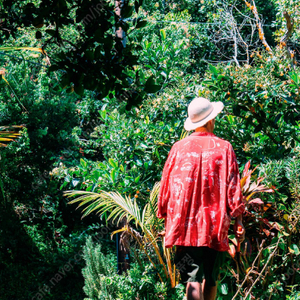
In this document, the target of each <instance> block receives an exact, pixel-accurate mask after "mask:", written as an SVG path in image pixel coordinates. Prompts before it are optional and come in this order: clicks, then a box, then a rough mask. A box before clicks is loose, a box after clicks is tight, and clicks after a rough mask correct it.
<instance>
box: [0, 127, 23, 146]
mask: <svg viewBox="0 0 300 300" xmlns="http://www.w3.org/2000/svg"><path fill="white" fill-rule="evenodd" d="M23 127H24V126H18V125H12V126H0V147H6V146H7V143H9V142H12V141H14V140H16V139H17V138H19V137H20V136H21V134H20V133H19V132H17V131H12V130H11V129H15V130H20V129H21V128H23Z"/></svg>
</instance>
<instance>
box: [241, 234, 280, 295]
mask: <svg viewBox="0 0 300 300" xmlns="http://www.w3.org/2000/svg"><path fill="white" fill-rule="evenodd" d="M280 241H281V238H279V239H278V241H277V243H276V246H275V249H274V251H273V252H272V253H271V255H270V256H269V258H268V260H267V262H266V263H265V265H264V267H263V268H262V270H261V272H260V273H259V275H258V276H257V278H256V279H255V281H254V283H253V284H252V286H251V287H250V289H249V290H248V292H247V294H246V296H245V297H244V299H243V300H246V299H247V298H248V296H249V294H250V293H251V291H252V289H253V288H254V286H255V284H256V283H257V282H258V280H259V279H260V277H261V276H262V274H263V273H264V271H265V269H266V268H267V266H268V264H269V262H270V260H271V259H272V258H273V256H274V255H275V254H276V252H277V249H278V245H279V242H280Z"/></svg>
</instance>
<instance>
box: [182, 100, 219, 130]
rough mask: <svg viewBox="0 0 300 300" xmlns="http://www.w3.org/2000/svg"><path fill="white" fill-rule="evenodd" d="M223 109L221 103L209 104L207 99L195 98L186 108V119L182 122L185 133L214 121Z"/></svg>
mask: <svg viewBox="0 0 300 300" xmlns="http://www.w3.org/2000/svg"><path fill="white" fill-rule="evenodd" d="M223 108H224V104H223V103H222V102H210V101H209V100H208V99H205V98H202V97H199V98H195V99H194V100H193V101H192V102H191V103H190V104H189V107H188V118H187V119H186V120H185V122H184V128H185V130H187V131H190V130H194V129H196V128H198V127H202V126H203V125H205V124H206V123H207V122H208V121H210V120H212V119H214V118H215V117H216V116H217V115H218V114H219V113H220V112H221V111H222V109H223Z"/></svg>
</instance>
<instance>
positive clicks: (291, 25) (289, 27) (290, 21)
mask: <svg viewBox="0 0 300 300" xmlns="http://www.w3.org/2000/svg"><path fill="white" fill-rule="evenodd" d="M283 16H284V18H285V20H286V28H287V30H286V32H285V33H284V35H283V37H282V38H281V40H280V47H281V48H282V47H284V46H285V47H286V53H287V56H288V58H289V59H290V60H291V67H292V68H295V65H296V57H295V53H294V51H292V50H290V48H289V46H288V40H289V39H290V37H291V35H292V33H293V30H294V20H293V19H292V18H291V16H290V15H289V13H288V12H287V11H284V12H283Z"/></svg>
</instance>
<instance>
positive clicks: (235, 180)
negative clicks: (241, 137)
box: [227, 145, 245, 218]
mask: <svg viewBox="0 0 300 300" xmlns="http://www.w3.org/2000/svg"><path fill="white" fill-rule="evenodd" d="M227 207H228V210H229V214H230V217H232V218H235V217H237V216H239V215H240V214H242V213H243V212H244V210H245V205H244V203H243V197H242V191H241V183H240V174H239V167H238V163H237V160H236V156H235V153H234V150H233V148H232V146H231V145H230V147H229V149H228V177H227Z"/></svg>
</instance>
